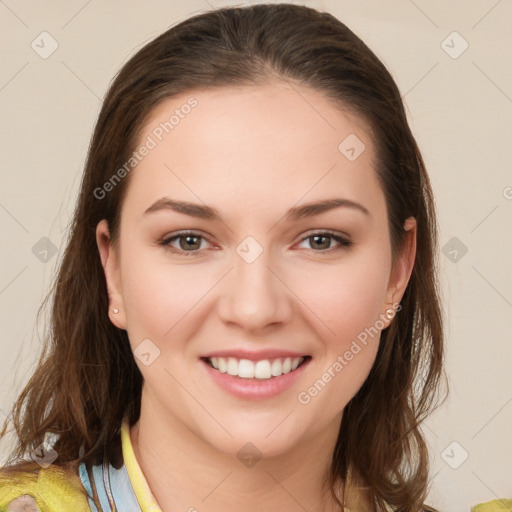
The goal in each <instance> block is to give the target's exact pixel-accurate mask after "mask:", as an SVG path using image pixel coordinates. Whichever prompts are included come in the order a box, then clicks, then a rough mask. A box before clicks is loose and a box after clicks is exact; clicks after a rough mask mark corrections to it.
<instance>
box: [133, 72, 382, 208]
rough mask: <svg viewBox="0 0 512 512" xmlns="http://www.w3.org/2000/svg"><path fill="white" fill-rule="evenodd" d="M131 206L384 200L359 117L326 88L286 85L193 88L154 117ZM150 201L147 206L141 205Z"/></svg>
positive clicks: (144, 138)
mask: <svg viewBox="0 0 512 512" xmlns="http://www.w3.org/2000/svg"><path fill="white" fill-rule="evenodd" d="M142 146H147V147H150V149H149V150H148V151H145V153H146V155H145V156H144V157H143V158H141V160H140V161H139V163H138V164H137V166H136V167H135V169H134V170H133V171H132V175H131V178H130V186H129V187H128V194H127V196H126V202H128V201H129V200H130V199H136V200H137V202H138V203H139V204H138V205H137V206H138V208H139V209H142V208H147V207H148V206H149V204H150V202H153V201H155V200H156V199H158V198H160V197H162V196H164V195H170V196H173V197H175V196H179V197H180V198H181V199H184V200H190V201H195V202H197V200H198V198H199V199H201V200H202V201H204V202H206V203H208V204H211V205H214V206H215V207H216V208H218V209H220V210H222V209H223V208H222V204H223V203H224V204H227V202H228V201H232V204H233V205H234V204H235V203H238V204H239V205H240V206H241V207H242V206H243V205H245V206H247V207H249V206H251V207H256V206H257V204H260V205H261V201H262V198H264V199H265V202H266V204H267V208H268V207H270V206H271V205H273V204H282V203H286V204H287V205H288V207H289V206H291V205H293V204H296V203H297V202H299V201H300V200H301V198H303V197H304V201H306V202H307V201H312V200H315V199H317V198H325V197H326V196H329V195H336V196H339V195H343V196H347V198H349V199H354V200H359V201H360V202H363V198H365V197H366V198H367V199H366V202H373V203H374V204H375V205H376V206H379V201H380V203H382V199H383V198H382V191H381V190H380V187H379V184H378V182H377V179H376V175H375V171H374V161H375V154H374V144H373V141H372V139H371V132H370V130H369V129H368V128H367V127H366V126H365V123H364V122H363V120H362V119H360V118H358V117H357V116H356V115H354V114H351V113H349V112H347V111H343V110H341V108H339V106H337V105H336V104H335V103H334V102H333V100H331V99H329V98H327V97H325V96H324V95H323V94H322V93H321V92H318V91H316V90H313V89H310V88H307V87H304V86H299V85H291V84H288V83H285V82H277V83H271V84H266V85H258V86H244V87H236V88H234V87H229V88H228V87H224V88H216V89H205V90H195V91H190V92H188V93H185V94H182V95H180V96H176V97H173V98H169V99H166V100H164V101H163V102H161V103H160V104H159V105H158V106H157V107H156V108H155V109H154V110H153V111H152V112H151V114H150V116H149V117H148V118H147V120H146V122H145V123H144V126H143V128H142V130H141V132H140V136H139V140H138V141H137V144H136V148H135V149H136V150H137V149H138V148H141V147H142ZM144 205H145V206H144Z"/></svg>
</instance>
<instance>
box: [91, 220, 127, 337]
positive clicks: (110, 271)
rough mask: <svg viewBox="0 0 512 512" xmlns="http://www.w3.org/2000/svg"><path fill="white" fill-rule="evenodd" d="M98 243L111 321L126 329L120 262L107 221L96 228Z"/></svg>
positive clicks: (101, 222) (102, 221)
mask: <svg viewBox="0 0 512 512" xmlns="http://www.w3.org/2000/svg"><path fill="white" fill-rule="evenodd" d="M96 243H97V245H98V251H99V255H100V259H101V265H102V266H103V271H104V273H105V281H106V283H107V294H108V301H109V312H108V315H109V318H110V321H111V322H112V323H113V324H114V325H115V326H116V327H118V328H119V329H125V324H126V319H125V314H124V304H123V295H122V288H121V280H120V272H119V262H118V258H117V254H116V250H115V248H114V246H113V245H112V243H111V240H110V231H109V228H108V222H107V221H106V219H103V220H101V221H100V222H99V223H98V225H97V226H96Z"/></svg>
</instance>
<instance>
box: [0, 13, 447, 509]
mask: <svg viewBox="0 0 512 512" xmlns="http://www.w3.org/2000/svg"><path fill="white" fill-rule="evenodd" d="M274 79H279V80H286V81H289V82H292V83H295V84H302V85H305V86H309V87H312V88H314V89H315V90H317V91H320V92H322V93H323V94H325V95H326V97H328V98H330V99H331V100H332V101H333V102H335V103H336V104H337V105H338V106H340V107H341V108H345V109H348V110H351V111H352V112H354V113H355V114H357V115H358V116H360V118H361V119H363V120H364V121H365V122H366V123H367V125H368V126H369V127H370V129H371V131H372V136H373V139H374V143H375V147H376V150H377V156H378V158H377V162H376V166H377V169H376V171H377V175H378V178H379V180H380V183H381V186H382V189H383V192H384V194H385V198H386V203H387V210H388V221H389V232H390V238H391V243H392V248H393V256H395V255H396V254H397V251H398V249H399V248H400V244H401V241H402V240H403V238H402V236H403V234H404V229H403V224H404V221H405V219H406V218H408V217H414V218H415V219H416V222H417V253H416V260H415V264H414V268H413V272H412V275H411V278H410V281H409V283H408V286H407V289H406V291H405V294H404V296H403V298H402V301H401V306H402V310H401V312H400V314H398V315H397V316H396V318H395V319H394V321H393V322H392V323H391V325H390V327H389V328H387V329H385V330H384V331H383V332H382V335H381V343H380V346H379V350H378V354H377V358H376V361H375V364H374V365H373V367H372V369H371V371H370V374H369V376H368V378H367V380H366V381H365V383H364V384H363V386H362V387H361V388H360V390H359V391H358V392H357V394H356V395H355V396H354V397H353V398H352V400H351V401H350V402H349V403H348V404H347V406H346V408H345V411H344V415H343V421H342V424H341V428H340V432H339V437H338V440H337V443H336V446H335V450H334V456H333V461H332V480H331V486H332V488H334V481H335V480H336V478H337V477H341V478H343V479H345V477H346V476H347V471H348V470H349V469H350V470H351V471H353V472H354V474H356V475H358V478H360V479H361V481H362V482H364V485H366V486H368V488H369V490H370V493H371V499H372V503H374V505H375V508H376V510H377V511H378V512H380V511H383V510H386V504H387V505H390V506H392V507H393V509H395V510H398V511H405V510H407V511H409V512H416V511H418V510H422V508H423V500H424V499H425V497H426V495H427V492H428V489H427V488H428V484H429V482H428V476H429V461H428V453H427V447H426V443H425V440H424V438H423V435H422V432H421V430H420V424H421V422H422V421H423V419H424V418H425V417H426V416H427V415H428V414H429V413H430V412H431V411H432V410H433V409H434V408H435V407H438V406H439V402H438V398H439V397H438V395H439V390H440V384H441V377H444V378H445V375H444V370H443V325H442V324H443V319H442V312H441V307H440V297H439V295H438V289H439V285H438V277H437V270H436V267H437V264H436V258H437V221H436V216H435V209H434V199H433V195H432V191H431V187H430V182H429V178H428V176H427V172H426V169H425V165H424V162H423V159H422V157H421V154H420V151H419V149H418V146H417V144H416V141H415V139H414V137H413V135H412V133H411V131H410V128H409V126H408V123H407V119H406V114H405V111H404V106H403V104H402V100H401V97H400V93H399V90H398V88H397V86H396V84H395V82H394V81H393V78H392V77H391V75H390V73H389V72H388V71H387V69H386V67H385V66H384V65H383V64H382V62H381V61H380V60H379V59H378V58H377V57H376V56H375V55H374V53H372V51H371V50H370V49H369V48H368V47H367V46H366V45H365V44H364V43H363V41H362V40H361V39H359V38H358V37H357V36H356V35H355V34H354V33H353V32H352V31H351V30H349V29H348V28H347V27H346V26H345V25H344V24H343V23H341V22H340V21H339V20H337V19H336V18H335V17H334V16H332V15H331V14H328V13H323V12H319V11H317V10H315V9H312V8H308V7H305V6H297V5H292V4H274V5H272V4H260V5H253V6H250V7H242V8H222V9H217V10H213V11H209V12H206V13H204V14H199V15H196V16H194V17H191V18H189V19H187V20H185V21H183V22H181V23H179V24H177V25H176V26H174V27H172V28H171V29H169V30H168V31H166V32H165V33H163V34H162V35H160V36H159V37H157V38H156V39H154V40H153V41H151V42H150V43H148V44H147V45H146V46H144V47H143V48H142V49H141V50H140V51H138V52H137V53H136V54H135V55H134V56H133V57H132V58H131V59H130V60H129V61H128V62H127V63H126V64H125V65H124V66H123V68H122V69H121V70H120V72H119V73H118V74H117V76H116V78H115V80H114V81H113V83H112V84H111V86H110V89H109V91H108V93H107V95H106V97H105V99H104V102H103V106H102V109H101V112H100V115H99V118H98V121H97V124H96V127H95V130H94V134H93V137H92V141H91V145H90V148H89V154H88V158H87V163H86V167H85V172H84V175H83V179H82V183H81V189H80V195H79V199H78V204H77V207H76V211H75V214H74V218H73V222H72V226H71V232H70V238H69V241H68V243H67V247H66V250H65V253H64V256H63V260H62V262H61V265H60V268H59V271H58V275H57V276H56V279H55V282H54V285H53V287H52V290H51V291H50V294H49V295H48V296H47V297H46V299H45V302H44V303H43V306H44V304H45V303H46V302H47V301H48V298H49V297H50V295H51V294H52V293H53V294H54V297H53V304H52V311H51V328H50V330H49V332H48V333H47V336H46V338H45V345H44V349H43V353H42V354H41V357H40V360H39V362H38V367H37V369H36V371H35V373H34V374H33V376H32V378H31V379H30V380H29V382H28V384H27V385H26V387H25V388H24V390H23V391H22V393H21V395H20V396H19V397H18V399H17V401H16V403H15V404H14V407H13V424H14V426H15V429H16V432H17V435H18V438H19V442H18V445H17V446H16V449H15V450H14V451H13V458H17V459H20V458H21V457H22V456H23V454H24V453H26V452H27V451H30V452H33V451H34V450H35V448H36V447H37V446H38V445H40V444H41V442H42V441H43V439H44V435H45V433H46V432H52V433H55V434H58V435H59V437H58V440H57V441H56V443H55V445H54V448H55V450H56V451H57V453H58V458H57V460H56V461H55V464H57V465H61V466H65V465H66V464H78V462H80V461H82V460H84V461H85V462H86V463H89V462H93V461H94V462H95V463H97V461H98V460H102V459H103V457H105V458H106V460H114V459H115V458H116V454H117V457H118V455H119V429H120V425H121V422H122V419H123V417H124V416H127V417H128V419H129V422H130V425H133V424H134V423H135V422H136V421H137V420H138V418H139V415H140V400H141V387H142V376H141V373H140V371H139V369H138V367H137V365H136V364H135V361H134V357H133V354H132V351H131V349H130V344H129V340H128V336H127V333H126V331H124V330H121V329H118V328H117V327H115V326H114V325H113V324H112V323H111V322H110V320H109V317H108V307H109V301H108V296H107V287H106V282H105V277H104V272H103V268H102V265H101V262H100V257H99V253H98V248H97V245H96V238H95V229H96V226H97V224H98V223H99V222H100V220H102V219H107V221H108V224H109V227H110V232H111V237H112V242H114V243H115V242H116V240H117V237H118V235H119V233H118V231H119V229H118V228H119V220H120V209H121V208H120V207H121V204H122V201H123V197H124V194H125V192H126V188H127V186H128V184H129V181H130V175H127V176H126V177H125V178H124V179H123V180H121V181H120V182H119V183H118V184H117V185H116V186H114V187H112V189H111V190H110V191H109V192H108V193H107V194H105V197H102V198H100V199H99V198H98V197H97V196H98V194H97V193H96V194H95V190H98V189H99V188H101V187H102V186H103V185H104V184H105V183H106V182H107V181H109V179H111V177H112V175H113V173H114V172H115V170H116V169H119V168H120V167H121V166H122V165H123V164H124V163H125V162H127V161H128V160H129V158H130V156H131V154H132V153H133V151H134V149H135V147H136V144H137V141H138V137H139V136H140V130H141V128H142V127H143V125H144V122H145V120H146V119H147V118H148V115H149V114H150V113H151V112H152V110H153V109H154V108H155V107H156V106H157V105H158V104H159V103H160V102H161V101H162V100H164V99H167V98H170V97H173V96H175V95H178V94H183V93H186V92H189V91H193V90H198V89H200V88H205V87H229V86H238V85H251V84H253V85H254V84H259V83H265V82H268V81H270V80H274ZM340 142H341V141H340ZM39 313H41V309H40V311H39ZM445 381H446V378H445ZM446 385H447V382H446ZM443 401H444V399H443ZM24 404H25V406H26V407H25V409H24V410H22V408H23V405H24ZM6 423H7V422H6ZM5 429H6V426H5V424H4V432H3V433H4V434H5ZM82 445H83V452H82V453H81V456H80V455H79V450H80V447H81V446H82ZM21 467H22V465H17V466H14V465H13V468H14V469H15V468H21ZM6 470H7V468H6ZM333 496H334V491H333ZM335 499H336V498H335ZM336 501H337V502H338V503H339V501H338V500H337V499H336ZM340 505H341V504H340Z"/></svg>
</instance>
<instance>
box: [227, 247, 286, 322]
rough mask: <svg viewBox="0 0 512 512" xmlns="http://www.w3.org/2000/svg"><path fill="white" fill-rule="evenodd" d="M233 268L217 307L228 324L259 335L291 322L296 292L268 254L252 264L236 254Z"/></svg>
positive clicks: (264, 254) (264, 253)
mask: <svg viewBox="0 0 512 512" xmlns="http://www.w3.org/2000/svg"><path fill="white" fill-rule="evenodd" d="M249 261H250V260H249ZM274 263H275V262H274ZM233 267H234V268H233V269H232V271H231V272H230V273H229V274H228V276H226V279H225V280H224V284H223V289H222V291H221V297H220V299H219V305H218V312H219V316H220V317H221V319H222V320H223V321H224V322H225V323H228V324H229V323H231V324H236V325H238V326H239V327H241V328H243V329H244V330H246V331H252V332H257V331H260V330H264V329H265V328H266V327H268V326H270V325H273V324H274V326H275V325H277V324H284V323H286V322H288V321H289V320H290V318H291V316H292V314H293V293H292V292H291V291H290V289H289V288H288V287H287V286H286V283H285V280H284V279H283V277H282V276H280V275H279V274H280V272H279V271H278V268H273V267H275V265H273V262H272V261H271V258H270V257H269V256H268V252H267V251H263V252H262V254H260V256H259V257H258V258H257V259H256V260H255V261H252V262H248V261H246V260H245V259H244V258H243V257H241V256H239V254H237V253H235V254H234V257H233Z"/></svg>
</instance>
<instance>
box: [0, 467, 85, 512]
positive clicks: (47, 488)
mask: <svg viewBox="0 0 512 512" xmlns="http://www.w3.org/2000/svg"><path fill="white" fill-rule="evenodd" d="M25 500H27V501H28V502H30V503H33V502H34V501H35V503H36V504H37V506H38V508H39V509H40V511H41V512H67V511H69V510H73V511H74V512H90V508H89V506H88V502H87V498H86V495H85V490H84V488H83V485H82V484H81V481H80V478H79V477H78V474H77V473H76V472H75V471H72V470H69V469H64V468H62V467H59V466H55V465H51V466H48V467H47V468H41V467H39V469H34V470H26V471H18V472H12V471H5V470H1V469H0V512H4V511H5V512H7V510H9V512H10V510H11V509H12V510H13V512H14V511H16V512H17V510H18V508H17V507H18V506H19V510H20V511H22V510H30V509H27V508H26V505H28V503H27V501H25ZM9 505H11V506H10V507H9ZM7 507H9V509H8V508H7Z"/></svg>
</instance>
